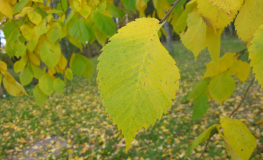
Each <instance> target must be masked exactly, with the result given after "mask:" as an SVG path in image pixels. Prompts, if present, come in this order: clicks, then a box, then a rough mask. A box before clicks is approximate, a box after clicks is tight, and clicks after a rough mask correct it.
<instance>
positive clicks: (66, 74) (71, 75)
mask: <svg viewBox="0 0 263 160" xmlns="http://www.w3.org/2000/svg"><path fill="white" fill-rule="evenodd" d="M65 76H66V77H67V79H68V80H70V81H72V79H73V73H72V71H71V69H69V68H67V69H66V71H65Z"/></svg>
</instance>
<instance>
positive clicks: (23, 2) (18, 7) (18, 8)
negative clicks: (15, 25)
mask: <svg viewBox="0 0 263 160" xmlns="http://www.w3.org/2000/svg"><path fill="white" fill-rule="evenodd" d="M28 2H29V0H21V1H19V2H18V3H17V4H16V5H15V7H14V10H13V12H14V13H13V14H16V13H18V12H19V11H21V9H22V8H24V7H25V6H26V4H27V3H28Z"/></svg>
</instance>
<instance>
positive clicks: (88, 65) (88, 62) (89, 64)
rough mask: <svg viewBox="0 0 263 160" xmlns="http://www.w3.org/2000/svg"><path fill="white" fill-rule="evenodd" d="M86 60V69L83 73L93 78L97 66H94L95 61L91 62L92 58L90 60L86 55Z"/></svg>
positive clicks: (88, 77)
mask: <svg viewBox="0 0 263 160" xmlns="http://www.w3.org/2000/svg"><path fill="white" fill-rule="evenodd" d="M85 60H86V68H85V69H84V71H83V73H82V75H83V76H84V77H86V78H87V79H89V80H91V78H92V77H93V74H94V71H95V68H94V66H93V63H92V62H91V60H89V59H88V58H86V57H85Z"/></svg>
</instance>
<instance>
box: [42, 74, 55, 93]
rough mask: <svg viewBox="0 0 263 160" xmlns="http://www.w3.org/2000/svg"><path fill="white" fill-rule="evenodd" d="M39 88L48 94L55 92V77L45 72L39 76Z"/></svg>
mask: <svg viewBox="0 0 263 160" xmlns="http://www.w3.org/2000/svg"><path fill="white" fill-rule="evenodd" d="M39 88H40V90H41V91H42V92H43V93H45V94H46V95H48V96H51V94H52V93H53V91H54V90H53V79H52V78H51V77H50V76H49V75H47V74H45V75H43V76H42V77H40V78H39Z"/></svg>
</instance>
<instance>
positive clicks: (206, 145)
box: [198, 131, 218, 160]
mask: <svg viewBox="0 0 263 160" xmlns="http://www.w3.org/2000/svg"><path fill="white" fill-rule="evenodd" d="M216 133H218V132H217V131H216V132H214V133H212V134H211V135H210V136H209V138H208V140H207V141H206V144H205V149H204V150H203V152H202V153H201V155H200V157H199V159H198V160H201V158H202V157H203V155H204V153H205V150H206V148H207V147H208V144H209V142H210V140H211V138H212V137H213V136H214V135H215V134H216Z"/></svg>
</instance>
